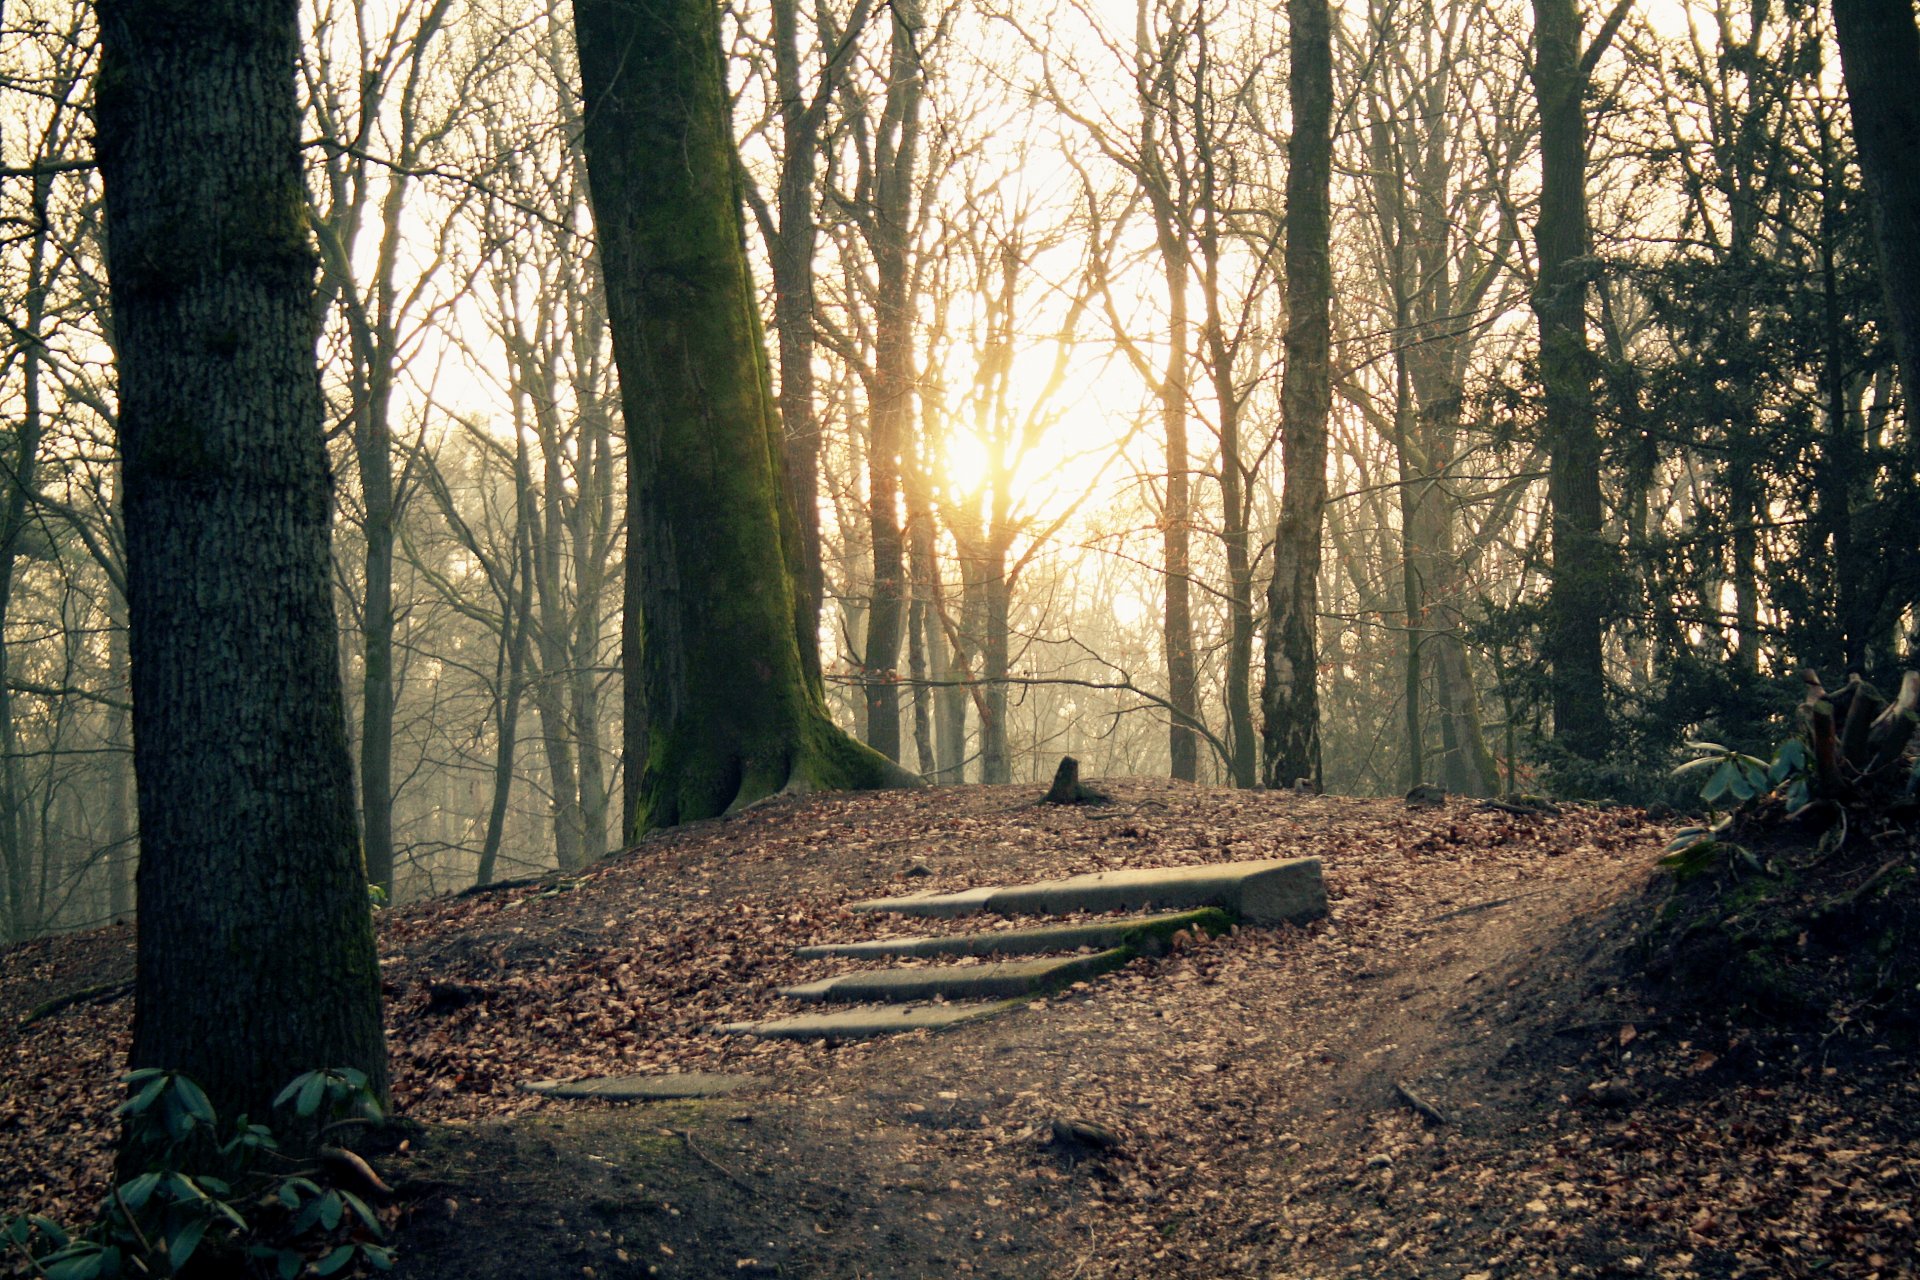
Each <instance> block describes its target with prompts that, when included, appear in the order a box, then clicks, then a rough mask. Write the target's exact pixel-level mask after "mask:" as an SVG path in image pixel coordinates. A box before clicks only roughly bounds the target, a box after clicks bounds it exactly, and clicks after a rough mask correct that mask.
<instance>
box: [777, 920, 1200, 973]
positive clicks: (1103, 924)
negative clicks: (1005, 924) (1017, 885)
mask: <svg viewBox="0 0 1920 1280" xmlns="http://www.w3.org/2000/svg"><path fill="white" fill-rule="evenodd" d="M1230 923H1231V922H1230V920H1229V919H1228V917H1227V913H1226V912H1224V911H1221V910H1220V909H1219V908H1217V907H1199V908H1196V909H1194V910H1192V911H1166V912H1161V913H1159V914H1156V915H1146V916H1122V917H1121V918H1119V919H1117V920H1094V921H1090V922H1088V923H1086V924H1050V925H1041V926H1040V927H1038V928H1033V929H989V930H986V931H983V932H981V933H953V934H946V935H943V936H935V937H922V938H882V939H879V940H878V941H875V942H839V943H825V944H821V945H819V946H812V947H798V948H796V949H795V950H794V954H795V955H796V956H799V957H800V958H802V959H804V960H818V959H821V958H823V957H826V956H1024V955H1041V954H1043V953H1045V952H1049V951H1077V950H1079V949H1080V948H1081V947H1099V948H1103V949H1104V948H1107V947H1133V948H1134V949H1135V950H1138V951H1153V950H1156V949H1158V946H1164V943H1165V939H1167V938H1169V937H1171V936H1172V935H1173V934H1174V933H1176V932H1178V931H1179V930H1181V929H1204V930H1206V931H1207V932H1208V933H1224V932H1226V930H1227V926H1228V925H1229V924H1230ZM1156 944H1158V946H1157V945H1156Z"/></svg>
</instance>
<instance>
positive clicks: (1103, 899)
mask: <svg viewBox="0 0 1920 1280" xmlns="http://www.w3.org/2000/svg"><path fill="white" fill-rule="evenodd" d="M1206 906H1213V907H1224V908H1225V909H1226V910H1228V911H1230V912H1232V913H1233V914H1234V916H1235V918H1237V919H1238V920H1239V921H1240V922H1241V923H1243V924H1254V925H1274V924H1282V923H1286V922H1289V921H1291V922H1293V923H1296V924H1299V923H1304V922H1306V921H1308V920H1317V919H1319V918H1320V917H1321V916H1324V915H1325V914H1326V913H1327V890H1326V885H1325V883H1324V882H1323V881H1322V879H1321V877H1320V859H1318V858H1273V859H1267V860H1264V861H1259V862H1216V863H1211V864H1207V865H1202V866H1196V867H1149V868H1140V869H1136V870H1127V871H1096V872H1093V873H1092V874H1090V875H1084V876H1072V877H1070V878H1068V879H1065V880H1043V881H1040V882H1039V883H1038V884H1024V885H986V886H983V887H981V888H978V889H968V890H965V891H963V892H961V893H915V894H908V895H906V896H905V897H899V898H873V899H870V900H868V901H866V902H856V903H853V904H852V906H851V907H850V908H849V909H850V910H853V911H860V912H875V911H885V912H891V913H894V914H897V915H908V916H936V917H951V916H962V915H969V914H972V913H973V912H976V911H993V912H997V913H999V914H1001V915H1064V914H1066V913H1068V912H1075V911H1140V910H1146V909H1150V908H1161V909H1170V908H1179V907H1206Z"/></svg>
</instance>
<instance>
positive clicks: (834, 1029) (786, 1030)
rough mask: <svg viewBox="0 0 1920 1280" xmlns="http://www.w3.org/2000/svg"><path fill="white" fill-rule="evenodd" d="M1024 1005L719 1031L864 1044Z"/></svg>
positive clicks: (862, 1015) (910, 1010)
mask: <svg viewBox="0 0 1920 1280" xmlns="http://www.w3.org/2000/svg"><path fill="white" fill-rule="evenodd" d="M1024 1003H1025V1001H1022V1000H988V1001H977V1002H972V1003H968V1004H915V1005H870V1006H865V1007H861V1008H856V1009H839V1010H835V1011H834V1012H832V1013H803V1014H801V1015H800V1016H798V1017H795V1018H775V1019H773V1020H772V1021H770V1022H729V1023H726V1024H725V1025H723V1026H722V1027H720V1028H719V1030H720V1031H722V1032H724V1033H725V1034H727V1035H736V1036H759V1037H760V1038H761V1039H764V1040H864V1039H867V1038H869V1037H872V1036H890V1035H894V1034H896V1033H898V1032H901V1031H919V1030H922V1029H926V1030H932V1031H940V1030H943V1029H945V1028H947V1027H954V1026H958V1025H960V1024H961V1023H963V1022H975V1021H978V1020H979V1019H981V1018H991V1017H993V1016H994V1015H995V1014H997V1013H1004V1012H1006V1011H1007V1010H1008V1009H1017V1008H1019V1007H1020V1006H1021V1005H1022V1004H1024Z"/></svg>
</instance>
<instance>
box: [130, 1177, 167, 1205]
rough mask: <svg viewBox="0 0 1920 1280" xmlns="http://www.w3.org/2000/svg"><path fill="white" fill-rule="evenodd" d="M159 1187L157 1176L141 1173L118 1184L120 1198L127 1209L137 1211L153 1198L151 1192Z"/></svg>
mask: <svg viewBox="0 0 1920 1280" xmlns="http://www.w3.org/2000/svg"><path fill="white" fill-rule="evenodd" d="M159 1185H160V1175H159V1174H157V1173H143V1174H141V1175H140V1176H139V1177H137V1178H132V1179H129V1180H128V1181H126V1182H124V1183H122V1184H120V1198H121V1199H122V1200H124V1201H126V1202H127V1208H129V1209H134V1210H138V1209H140V1208H141V1207H142V1206H143V1205H145V1204H146V1203H147V1201H148V1200H150V1199H152V1198H153V1190H154V1188H155V1187H157V1186H159Z"/></svg>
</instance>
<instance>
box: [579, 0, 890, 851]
mask: <svg viewBox="0 0 1920 1280" xmlns="http://www.w3.org/2000/svg"><path fill="white" fill-rule="evenodd" d="M573 10H574V18H575V23H576V26H577V29H578V33H579V47H580V74H581V82H582V88H583V92H584V99H585V105H586V113H585V122H586V127H585V143H586V152H587V174H588V180H589V185H590V186H591V189H592V198H593V208H594V221H595V225H596V227H597V229H598V233H599V237H600V251H601V258H602V265H603V268H604V270H605V272H606V283H607V303H608V312H609V317H610V322H611V327H612V334H613V349H614V358H615V361H616V363H617V364H618V366H619V369H620V385H621V394H622V399H623V402H624V404H625V406H626V420H627V435H628V451H627V456H628V481H627V483H628V505H627V511H628V516H627V518H628V542H627V547H628V582H629V590H628V595H627V607H628V616H627V619H626V626H625V628H624V634H625V636H626V639H627V646H626V653H625V656H624V660H623V661H624V666H625V670H626V680H627V688H628V690H629V691H630V697H629V707H632V706H633V703H634V701H635V699H634V697H633V696H632V694H633V692H634V691H637V692H638V698H639V700H640V703H641V707H642V709H643V710H644V715H643V716H641V717H635V716H633V715H632V714H629V716H628V719H627V729H626V734H627V738H626V756H627V768H628V770H629V771H630V773H631V772H632V771H637V776H635V777H634V781H633V785H631V786H630V787H629V788H628V792H627V794H628V795H629V797H630V811H629V813H628V815H627V832H626V834H627V836H628V838H632V837H633V836H636V835H637V834H639V833H640V832H642V831H645V830H650V829H652V828H655V827H662V826H670V825H672V824H674V823H678V822H690V821H693V820H696V819H699V818H708V817H712V816H714V815H716V814H720V813H724V812H726V811H728V810H729V809H730V808H735V807H738V806H740V805H744V804H749V803H751V802H753V801H754V800H758V799H760V798H762V797H764V796H769V795H773V794H775V793H776V792H779V791H781V790H783V789H791V790H805V789H811V788H838V787H874V786H884V785H903V784H907V783H910V782H912V781H914V780H915V779H914V778H913V775H912V774H909V773H906V772H905V771H904V770H901V769H900V768H899V767H898V766H896V765H894V764H892V763H891V762H890V761H888V760H886V759H885V758H884V757H882V756H880V755H878V754H877V753H875V752H873V751H871V750H869V749H867V748H865V747H862V746H860V745H859V744H858V743H855V742H854V741H853V740H851V739H850V738H848V737H847V736H846V735H845V734H843V733H841V732H840V731H839V730H838V729H836V728H835V727H834V726H833V723H832V721H831V720H829V719H828V717H827V711H826V703H825V699H824V697H823V694H822V692H821V687H820V684H819V681H818V679H817V678H812V677H810V676H809V674H808V670H807V666H806V664H805V663H804V661H803V660H802V658H801V653H800V644H801V640H800V632H801V629H802V628H803V627H806V626H807V625H808V624H807V622H806V620H805V619H804V617H803V616H802V614H803V612H804V611H803V610H802V609H801V608H799V606H798V598H797V597H798V592H797V583H798V582H799V580H800V576H801V574H802V572H803V564H802V557H801V552H800V530H799V522H798V521H797V520H796V519H794V516H793V513H792V511H791V509H790V508H789V507H788V505H787V503H786V502H785V500H784V494H785V492H786V490H785V477H784V476H783V474H782V470H781V467H782V462H781V458H782V451H781V440H780V426H779V421H778V418H777V415H776V414H775V412H774V402H773V396H772V391H771V387H770V379H769V376H768V370H767V362H766V355H765V351H764V348H763V344H762V338H761V333H760V322H759V315H758V312H757V311H756V309H755V307H756V302H755V297H754V291H753V283H752V280H751V279H750V278H749V276H748V271H747V258H746V247H745V239H744V235H743V232H742V228H741V224H740V190H739V185H738V182H739V179H738V173H737V165H736V159H735V156H734V153H733V137H732V133H731V130H730V128H729V125H728V117H727V98H726V91H725V86H724V84H723V82H722V65H723V64H722V61H721V50H720V15H719V10H718V9H717V8H715V7H714V6H713V5H712V4H711V3H710V0H574V6H573Z"/></svg>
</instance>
